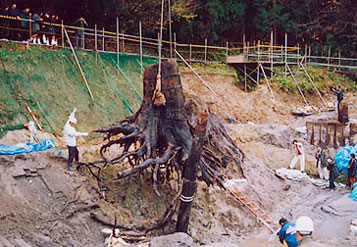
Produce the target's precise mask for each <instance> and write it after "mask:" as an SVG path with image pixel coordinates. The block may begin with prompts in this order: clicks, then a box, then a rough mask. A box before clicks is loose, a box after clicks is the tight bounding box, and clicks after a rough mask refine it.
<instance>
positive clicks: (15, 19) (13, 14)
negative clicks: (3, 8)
mask: <svg viewBox="0 0 357 247" xmlns="http://www.w3.org/2000/svg"><path fill="white" fill-rule="evenodd" d="M9 16H10V18H11V20H10V39H12V40H19V35H20V34H19V30H18V29H19V27H20V20H21V18H20V11H18V9H17V8H16V4H13V5H12V7H11V8H10V10H9Z"/></svg>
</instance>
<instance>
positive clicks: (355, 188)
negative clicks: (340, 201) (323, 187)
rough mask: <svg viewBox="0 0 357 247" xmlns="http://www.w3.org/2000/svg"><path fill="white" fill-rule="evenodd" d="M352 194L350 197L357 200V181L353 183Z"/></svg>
mask: <svg viewBox="0 0 357 247" xmlns="http://www.w3.org/2000/svg"><path fill="white" fill-rule="evenodd" d="M352 188H353V189H352V194H351V195H349V196H348V197H349V198H352V199H353V200H354V201H357V183H354V184H353V185H352Z"/></svg>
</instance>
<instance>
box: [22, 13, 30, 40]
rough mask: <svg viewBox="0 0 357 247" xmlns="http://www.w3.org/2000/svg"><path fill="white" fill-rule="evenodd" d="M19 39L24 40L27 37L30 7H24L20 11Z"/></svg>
mask: <svg viewBox="0 0 357 247" xmlns="http://www.w3.org/2000/svg"><path fill="white" fill-rule="evenodd" d="M20 16H21V24H20V25H21V40H22V41H25V40H28V39H29V26H30V24H29V23H30V22H29V19H30V8H25V9H24V10H23V11H22V12H21V15H20Z"/></svg>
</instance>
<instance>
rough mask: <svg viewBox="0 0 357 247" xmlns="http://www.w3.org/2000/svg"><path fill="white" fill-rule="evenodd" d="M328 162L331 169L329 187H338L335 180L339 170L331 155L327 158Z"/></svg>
mask: <svg viewBox="0 0 357 247" xmlns="http://www.w3.org/2000/svg"><path fill="white" fill-rule="evenodd" d="M327 164H328V166H327V167H328V170H329V181H330V185H329V188H330V189H334V188H335V187H336V186H335V182H334V181H335V179H336V178H337V177H338V174H339V171H338V168H337V165H336V163H335V161H334V160H333V159H332V158H331V157H328V158H327Z"/></svg>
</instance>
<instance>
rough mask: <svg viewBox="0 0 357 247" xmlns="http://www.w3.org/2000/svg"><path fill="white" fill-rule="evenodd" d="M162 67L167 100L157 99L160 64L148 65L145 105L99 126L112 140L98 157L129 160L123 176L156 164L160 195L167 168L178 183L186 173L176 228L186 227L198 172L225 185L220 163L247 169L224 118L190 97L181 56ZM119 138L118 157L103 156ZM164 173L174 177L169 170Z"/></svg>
mask: <svg viewBox="0 0 357 247" xmlns="http://www.w3.org/2000/svg"><path fill="white" fill-rule="evenodd" d="M161 71H162V72H161V78H162V85H161V86H162V93H163V95H164V96H165V99H166V103H165V104H163V105H159V106H157V105H155V104H154V100H153V98H154V97H153V95H154V93H155V88H156V83H157V73H158V64H155V65H151V66H147V67H146V69H145V72H144V87H143V91H144V96H143V102H142V105H141V107H140V109H139V110H138V112H137V113H136V114H135V115H133V116H130V117H128V118H127V119H125V120H123V121H121V122H119V123H116V124H113V125H110V126H108V127H104V128H101V129H98V130H96V131H97V132H100V133H106V140H107V143H106V144H104V145H103V146H102V147H101V150H100V152H101V154H102V157H103V159H102V160H99V161H96V162H94V163H95V164H99V163H105V164H126V163H130V164H131V167H130V168H128V169H125V170H123V171H120V172H119V173H118V178H124V177H127V176H130V175H133V174H135V173H137V172H138V171H140V170H143V169H146V168H149V167H151V168H152V169H151V170H152V177H153V188H154V190H155V193H156V194H157V195H160V192H159V190H158V187H157V184H158V183H159V182H160V179H158V178H162V176H161V175H162V173H163V172H165V171H168V172H170V171H171V172H172V171H176V172H177V173H178V176H177V177H178V178H177V180H178V183H180V181H181V174H183V177H184V183H183V188H182V194H181V197H180V198H181V205H180V209H179V214H178V221H177V222H178V223H177V231H184V232H186V231H187V226H188V221H189V215H190V211H191V206H192V201H193V196H194V193H195V190H196V178H197V177H198V178H199V179H202V180H204V181H205V182H206V183H207V185H208V186H209V185H211V184H213V183H218V184H219V185H222V183H223V180H224V175H223V174H222V172H221V169H223V168H226V167H227V165H228V163H230V162H232V163H234V164H235V165H237V166H238V167H239V169H240V171H242V170H241V168H240V162H241V160H242V158H243V155H242V152H241V151H240V150H239V148H238V147H237V146H236V145H235V143H234V141H233V140H232V139H231V138H230V137H229V135H228V134H227V132H226V129H225V128H224V125H223V124H222V123H221V121H220V120H219V118H218V117H217V116H216V115H213V114H210V113H209V109H208V107H207V105H206V104H205V103H204V102H203V101H201V100H199V99H195V98H189V99H188V100H185V97H184V94H183V90H182V85H181V80H180V75H179V69H178V65H177V63H176V61H175V60H173V59H169V60H168V61H164V62H162V70H161ZM114 137H116V139H113V138H114ZM118 137H119V138H118ZM115 144H118V145H120V146H122V147H123V152H122V153H121V154H119V155H118V156H117V157H115V158H113V159H107V158H104V157H105V155H104V154H105V152H106V150H107V149H108V148H109V147H110V146H112V145H115ZM198 168H199V169H198ZM165 178H166V179H170V176H169V175H167V176H165ZM178 198H179V197H176V199H178ZM172 205H176V204H172ZM172 209H173V210H174V209H175V208H174V207H172ZM172 215H173V213H172V210H171V212H167V213H165V215H164V216H163V218H162V220H161V221H160V222H159V223H158V225H160V226H162V225H163V224H164V222H163V221H166V222H167V221H168V220H169V218H170V217H171V216H172ZM156 228H157V227H151V228H150V229H156ZM140 229H142V228H140Z"/></svg>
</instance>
